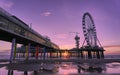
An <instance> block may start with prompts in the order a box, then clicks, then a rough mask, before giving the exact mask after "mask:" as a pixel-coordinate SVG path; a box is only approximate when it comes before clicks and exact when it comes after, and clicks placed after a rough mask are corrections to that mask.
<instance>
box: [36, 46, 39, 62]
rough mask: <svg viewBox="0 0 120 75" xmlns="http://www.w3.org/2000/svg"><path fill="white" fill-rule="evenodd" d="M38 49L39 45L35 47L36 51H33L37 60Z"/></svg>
mask: <svg viewBox="0 0 120 75" xmlns="http://www.w3.org/2000/svg"><path fill="white" fill-rule="evenodd" d="M38 50H39V46H37V47H36V53H35V57H36V59H37V60H38Z"/></svg>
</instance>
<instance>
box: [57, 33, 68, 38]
mask: <svg viewBox="0 0 120 75" xmlns="http://www.w3.org/2000/svg"><path fill="white" fill-rule="evenodd" d="M55 37H56V38H58V39H67V38H68V34H64V33H63V34H56V35H55Z"/></svg>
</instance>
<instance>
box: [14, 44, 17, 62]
mask: <svg viewBox="0 0 120 75" xmlns="http://www.w3.org/2000/svg"><path fill="white" fill-rule="evenodd" d="M16 48H17V43H15V47H14V57H13V60H15V58H16Z"/></svg>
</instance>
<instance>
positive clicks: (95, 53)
mask: <svg viewBox="0 0 120 75" xmlns="http://www.w3.org/2000/svg"><path fill="white" fill-rule="evenodd" d="M82 28H83V34H84V37H85V40H84V42H83V45H82V47H81V49H80V50H81V55H83V56H81V57H86V58H89V59H92V58H98V59H100V58H104V53H103V52H104V49H103V47H102V46H101V44H100V42H99V40H98V38H97V33H96V27H95V24H94V21H93V18H92V16H91V15H90V14H89V13H88V12H87V13H84V15H83V18H82Z"/></svg>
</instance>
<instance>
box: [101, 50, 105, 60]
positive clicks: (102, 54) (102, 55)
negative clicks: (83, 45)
mask: <svg viewBox="0 0 120 75" xmlns="http://www.w3.org/2000/svg"><path fill="white" fill-rule="evenodd" d="M101 58H102V59H104V52H103V51H101Z"/></svg>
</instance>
